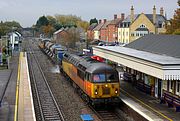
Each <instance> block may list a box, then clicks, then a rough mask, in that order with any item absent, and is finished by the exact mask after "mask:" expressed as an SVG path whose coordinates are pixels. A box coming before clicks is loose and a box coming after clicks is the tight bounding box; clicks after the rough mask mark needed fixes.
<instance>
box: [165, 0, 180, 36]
mask: <svg viewBox="0 0 180 121" xmlns="http://www.w3.org/2000/svg"><path fill="white" fill-rule="evenodd" d="M178 5H179V6H180V0H178ZM167 33H168V34H178V35H180V8H178V9H177V10H175V13H174V16H173V18H172V19H171V20H170V25H167Z"/></svg>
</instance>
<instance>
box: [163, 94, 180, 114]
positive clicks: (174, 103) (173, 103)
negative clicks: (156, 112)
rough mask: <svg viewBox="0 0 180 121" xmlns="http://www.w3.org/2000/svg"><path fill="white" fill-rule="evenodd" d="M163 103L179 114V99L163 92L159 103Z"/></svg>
mask: <svg viewBox="0 0 180 121" xmlns="http://www.w3.org/2000/svg"><path fill="white" fill-rule="evenodd" d="M164 102H166V103H167V104H168V107H175V108H176V112H180V98H178V97H176V96H174V95H172V94H168V93H167V92H164V93H163V96H162V99H161V103H164Z"/></svg>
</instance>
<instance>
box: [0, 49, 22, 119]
mask: <svg viewBox="0 0 180 121" xmlns="http://www.w3.org/2000/svg"><path fill="white" fill-rule="evenodd" d="M18 61H19V53H18V52H16V53H14V54H13V56H12V57H11V58H10V63H9V64H10V66H9V69H8V70H12V75H11V77H10V80H9V83H8V85H7V89H6V91H5V95H4V98H3V100H2V107H1V109H0V121H1V120H2V121H6V119H7V121H14V107H15V98H16V97H15V92H16V91H15V90H16V81H17V70H18ZM5 78H7V79H8V78H9V76H8V75H7V77H5Z"/></svg>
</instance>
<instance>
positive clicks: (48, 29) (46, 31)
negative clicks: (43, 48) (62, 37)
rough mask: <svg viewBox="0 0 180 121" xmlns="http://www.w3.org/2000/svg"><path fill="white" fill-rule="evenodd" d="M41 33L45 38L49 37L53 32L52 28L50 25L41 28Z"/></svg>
mask: <svg viewBox="0 0 180 121" xmlns="http://www.w3.org/2000/svg"><path fill="white" fill-rule="evenodd" d="M42 30H43V33H44V34H45V36H47V37H50V36H51V35H52V34H53V32H54V27H53V26H52V25H50V24H49V25H47V26H42Z"/></svg>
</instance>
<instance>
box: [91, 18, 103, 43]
mask: <svg viewBox="0 0 180 121" xmlns="http://www.w3.org/2000/svg"><path fill="white" fill-rule="evenodd" d="M104 21H106V19H104ZM104 21H102V20H99V24H98V25H97V26H96V27H95V28H94V29H93V33H94V39H95V40H100V29H101V28H102V26H103V25H104Z"/></svg>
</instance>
